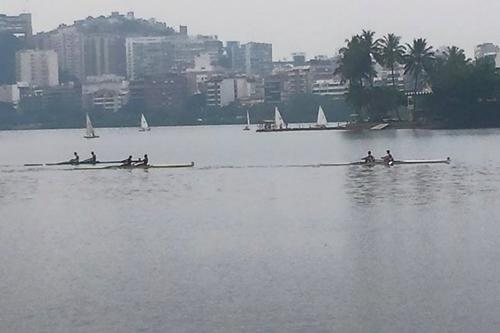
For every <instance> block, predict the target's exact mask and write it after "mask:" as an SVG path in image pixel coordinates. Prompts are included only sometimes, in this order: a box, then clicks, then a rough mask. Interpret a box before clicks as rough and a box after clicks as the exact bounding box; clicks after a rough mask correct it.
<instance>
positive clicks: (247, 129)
mask: <svg viewBox="0 0 500 333" xmlns="http://www.w3.org/2000/svg"><path fill="white" fill-rule="evenodd" d="M243 130H244V131H249V130H250V114H249V113H248V111H247V125H246V126H245V128H244V129H243Z"/></svg>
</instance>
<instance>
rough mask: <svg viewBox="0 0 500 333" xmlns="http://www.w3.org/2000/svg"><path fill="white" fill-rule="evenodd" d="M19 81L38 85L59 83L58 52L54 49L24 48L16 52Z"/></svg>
mask: <svg viewBox="0 0 500 333" xmlns="http://www.w3.org/2000/svg"><path fill="white" fill-rule="evenodd" d="M16 78H17V81H18V82H22V83H26V84H28V85H30V86H36V87H54V86H57V85H59V66H58V60H57V53H56V52H55V51H52V50H24V51H19V52H17V54H16Z"/></svg>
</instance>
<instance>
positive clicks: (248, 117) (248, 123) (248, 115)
mask: <svg viewBox="0 0 500 333" xmlns="http://www.w3.org/2000/svg"><path fill="white" fill-rule="evenodd" d="M247 126H248V127H250V114H249V113H248V111H247Z"/></svg>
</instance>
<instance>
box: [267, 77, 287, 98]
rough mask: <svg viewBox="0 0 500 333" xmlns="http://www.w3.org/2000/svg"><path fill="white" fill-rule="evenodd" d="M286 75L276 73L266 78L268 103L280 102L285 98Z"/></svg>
mask: <svg viewBox="0 0 500 333" xmlns="http://www.w3.org/2000/svg"><path fill="white" fill-rule="evenodd" d="M285 82H286V75H285V74H284V73H276V74H273V75H269V76H267V77H266V78H265V80H264V101H265V102H266V103H267V104H280V103H281V102H283V100H284V90H285Z"/></svg>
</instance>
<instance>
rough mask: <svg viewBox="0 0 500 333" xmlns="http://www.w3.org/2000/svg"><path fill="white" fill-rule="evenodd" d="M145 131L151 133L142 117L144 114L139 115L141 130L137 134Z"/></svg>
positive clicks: (144, 118)
mask: <svg viewBox="0 0 500 333" xmlns="http://www.w3.org/2000/svg"><path fill="white" fill-rule="evenodd" d="M146 131H151V128H150V127H149V125H148V122H147V120H146V117H144V114H143V113H141V129H140V130H139V132H146Z"/></svg>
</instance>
